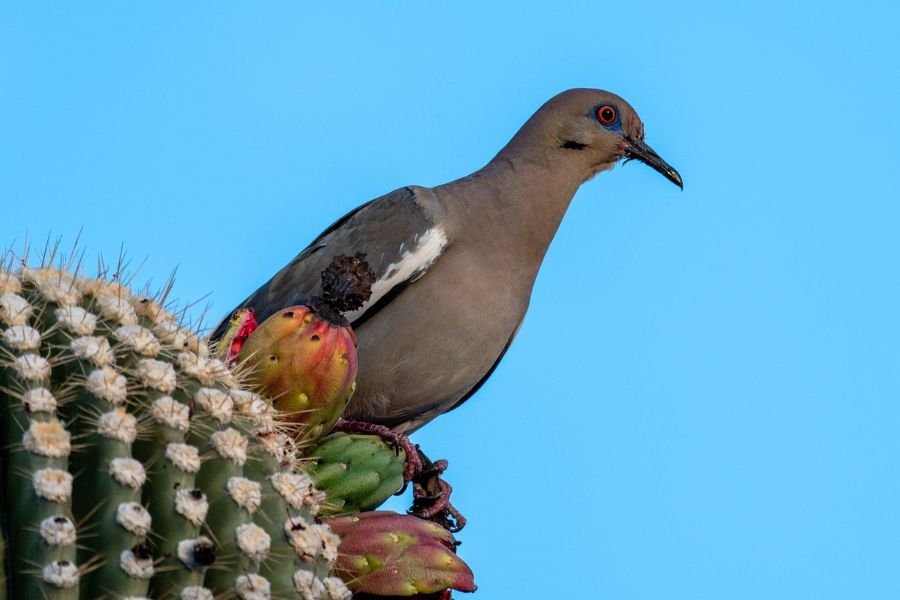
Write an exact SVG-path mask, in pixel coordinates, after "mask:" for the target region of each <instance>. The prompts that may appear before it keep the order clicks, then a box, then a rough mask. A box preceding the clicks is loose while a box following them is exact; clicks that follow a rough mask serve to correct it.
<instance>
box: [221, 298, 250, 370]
mask: <svg viewBox="0 0 900 600" xmlns="http://www.w3.org/2000/svg"><path fill="white" fill-rule="evenodd" d="M258 327H259V324H258V323H257V322H256V314H254V312H253V309H252V308H241V309H239V310H236V311H235V313H234V314H233V315H232V316H231V319H230V320H229V321H228V329H226V330H225V334H224V335H223V336H222V338H221V339H220V340H219V341H218V342H216V358H218V359H219V360H222V361H223V362H225V364H227V365H228V366H229V367H234V366H235V365H236V364H237V357H238V355H239V354H240V353H241V349H242V348H243V347H244V344H245V343H247V338H248V337H250V334H251V333H253V332H254V331H256V329H257V328H258Z"/></svg>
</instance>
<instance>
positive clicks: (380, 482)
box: [307, 433, 406, 515]
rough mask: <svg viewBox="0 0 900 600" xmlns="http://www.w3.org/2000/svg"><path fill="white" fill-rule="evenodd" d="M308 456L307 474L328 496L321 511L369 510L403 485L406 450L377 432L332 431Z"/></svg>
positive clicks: (311, 449)
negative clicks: (397, 446) (310, 461)
mask: <svg viewBox="0 0 900 600" xmlns="http://www.w3.org/2000/svg"><path fill="white" fill-rule="evenodd" d="M307 455H308V456H309V457H310V460H312V461H313V462H312V463H311V465H310V466H309V467H308V469H309V472H310V475H311V476H312V478H313V481H315V484H316V487H318V488H319V489H320V490H322V491H323V492H325V494H326V496H327V498H328V502H327V503H326V504H325V505H323V506H322V510H321V513H320V514H323V515H334V514H340V513H357V512H363V511H367V510H372V509H374V508H378V507H379V506H381V505H382V504H383V503H384V501H385V500H387V499H388V498H390V497H391V496H393V495H394V494H396V493H397V492H399V491H400V490H401V489H402V488H403V483H404V482H403V469H404V467H405V465H406V453H405V452H403V450H395V449H394V448H392V447H391V446H390V444H388V443H387V442H385V441H384V440H382V439H381V438H380V437H379V436H377V435H360V434H347V433H333V434H331V435H329V436H327V437H325V438H323V439H321V440H319V442H318V443H317V444H316V445H315V446H313V447H312V448H310V449H309V450H308V451H307Z"/></svg>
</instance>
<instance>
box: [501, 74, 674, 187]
mask: <svg viewBox="0 0 900 600" xmlns="http://www.w3.org/2000/svg"><path fill="white" fill-rule="evenodd" d="M513 156H523V157H528V158H531V159H535V160H548V161H553V162H554V163H555V164H556V165H557V166H558V167H559V168H566V169H568V170H571V171H572V172H573V176H575V177H578V178H580V179H581V181H586V180H588V179H590V178H591V177H593V176H594V175H596V174H597V173H599V172H600V171H604V170H606V169H610V168H612V166H613V165H615V164H616V162H618V161H619V160H622V159H624V160H626V161H628V160H637V161H640V162H642V163H644V164H646V165H648V166H649V167H651V168H653V169H654V170H656V171H657V172H659V173H660V174H662V175H663V176H664V177H665V178H666V179H668V180H669V181H671V182H672V183H674V184H675V185H677V186H678V187H683V185H682V181H681V175H679V174H678V171H676V170H675V169H674V168H673V167H671V166H670V165H669V164H668V163H666V161H664V160H663V159H662V158H661V157H660V156H659V155H658V154H657V153H656V152H655V151H654V150H653V149H652V148H650V146H648V145H647V144H646V143H645V142H644V124H643V123H642V122H641V119H640V118H639V117H638V115H637V113H636V112H635V110H634V108H632V107H631V105H630V104H628V102H626V101H625V100H623V99H622V98H620V97H619V96H617V95H615V94H613V93H610V92H605V91H603V90H593V89H574V90H568V91H566V92H563V93H561V94H559V95H557V96H554V97H553V98H551V99H550V100H549V101H547V103H546V104H544V105H543V106H542V107H541V108H539V109H538V111H537V112H536V113H534V115H533V116H532V117H531V118H530V119H529V120H528V121H527V122H526V123H525V125H523V126H522V129H520V130H519V132H518V133H517V134H516V135H515V137H514V138H513V139H512V140H511V141H510V143H509V144H508V145H507V146H506V148H504V149H503V150H502V151H501V152H500V154H499V155H498V158H501V159H503V158H512V157H513Z"/></svg>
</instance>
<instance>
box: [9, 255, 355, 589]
mask: <svg viewBox="0 0 900 600" xmlns="http://www.w3.org/2000/svg"><path fill="white" fill-rule="evenodd" d="M0 330H2V331H0V410H2V414H3V420H2V421H3V425H2V426H0V448H3V451H2V454H0V477H2V478H3V481H0V502H2V505H0V515H2V527H3V534H4V535H3V536H0V558H2V559H3V560H0V564H2V565H3V570H0V582H3V583H2V584H0V600H3V599H5V598H6V597H11V598H27V597H32V596H34V597H42V598H51V599H54V600H56V599H58V600H68V599H76V598H130V599H138V598H146V597H153V598H180V599H184V600H189V599H198V600H199V599H212V598H213V597H235V598H241V599H244V600H255V599H262V598H269V597H278V598H283V597H300V598H304V599H305V600H332V599H339V600H346V599H347V598H349V596H350V593H349V591H348V590H347V588H346V587H345V586H344V585H343V583H342V582H341V581H340V580H339V579H337V578H336V577H331V576H330V575H329V572H330V569H331V567H332V565H333V564H334V562H335V560H336V559H337V544H338V539H337V537H336V536H335V535H334V534H333V533H332V532H331V531H330V530H329V529H328V527H326V526H325V525H321V524H319V523H317V522H316V520H315V515H316V513H317V511H318V509H319V505H320V503H321V502H322V500H323V495H322V493H321V492H318V491H317V490H316V489H315V488H314V486H313V484H312V481H311V479H310V478H309V477H307V476H306V475H304V474H303V473H301V472H299V471H297V470H296V468H295V467H296V465H297V463H298V459H299V457H298V455H297V450H296V448H295V447H294V446H293V444H292V441H291V438H290V437H289V436H287V435H285V430H284V423H283V422H282V421H281V420H280V418H279V417H278V415H277V414H275V413H274V412H273V411H272V409H271V408H270V405H269V403H268V402H266V401H264V400H263V399H262V398H260V397H259V396H258V395H256V394H254V393H252V392H248V391H246V390H243V389H242V388H241V386H240V383H239V381H238V379H237V378H236V377H235V375H234V374H233V373H232V372H231V371H230V370H229V369H228V368H227V367H226V366H225V365H224V364H223V363H222V362H221V361H219V360H217V359H215V358H212V357H211V356H209V352H208V350H207V347H206V345H205V343H204V342H203V341H202V340H201V339H200V338H198V336H197V335H196V334H194V333H193V332H192V331H190V330H188V329H186V328H184V327H181V326H180V325H179V324H178V323H177V320H176V319H175V317H173V316H172V315H171V314H170V313H169V312H168V311H166V310H165V309H164V308H163V307H162V306H160V304H158V303H157V302H156V301H154V300H153V299H151V298H147V297H140V296H135V295H133V294H132V293H131V292H130V291H129V290H128V289H127V288H125V287H124V286H122V285H120V284H119V283H117V282H115V281H110V280H106V279H103V278H100V279H88V278H83V277H81V276H80V275H74V274H72V273H70V272H68V271H67V270H64V269H56V268H49V267H44V268H37V269H29V268H22V269H18V270H15V271H14V270H13V269H11V268H9V267H6V268H0Z"/></svg>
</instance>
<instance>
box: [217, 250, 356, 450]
mask: <svg viewBox="0 0 900 600" xmlns="http://www.w3.org/2000/svg"><path fill="white" fill-rule="evenodd" d="M373 281H374V274H373V273H372V270H371V269H370V268H369V266H368V263H366V261H365V257H364V255H362V254H357V255H355V256H338V257H335V258H334V259H333V260H332V262H331V264H330V265H329V266H328V267H327V268H326V269H325V270H324V271H323V272H322V295H321V296H315V297H312V298H310V299H309V300H308V301H307V303H306V305H300V306H292V307H288V308H286V309H284V310H282V311H279V312H277V313H275V314H273V315H272V316H270V317H269V318H268V319H266V320H265V321H264V322H263V323H262V324H261V325H259V326H258V327H257V328H256V329H253V326H254V324H255V321H254V319H253V315H252V313H250V312H249V311H248V310H246V309H245V310H241V311H238V312H237V313H236V314H235V316H234V317H233V318H232V321H231V330H230V331H233V332H234V335H233V336H232V337H231V338H230V339H229V338H228V337H226V338H223V342H224V345H225V348H226V349H227V351H228V352H229V353H232V354H233V353H234V352H235V351H236V350H237V351H238V354H237V357H236V360H237V362H238V364H242V365H246V368H247V380H248V383H249V384H250V385H252V386H255V387H257V388H258V389H259V390H260V391H261V392H264V393H265V394H266V395H267V396H268V397H269V398H272V403H273V405H274V406H275V408H277V409H278V410H279V411H280V412H281V413H282V415H284V416H285V417H286V418H287V419H289V420H291V421H294V422H296V423H299V424H302V425H303V427H302V428H300V429H299V430H298V431H302V432H303V436H304V439H305V440H307V441H310V440H315V439H318V438H319V437H321V436H322V435H323V434H325V433H327V432H328V430H329V429H331V427H332V426H333V425H334V424H335V422H336V421H337V420H338V418H340V416H341V414H342V413H343V412H344V408H345V407H346V406H347V403H348V402H349V400H350V397H351V396H352V395H353V392H354V390H355V389H356V373H357V364H358V362H357V356H356V336H355V335H354V334H353V330H352V329H350V325H349V323H348V321H347V319H346V318H344V316H343V314H344V313H345V312H347V311H351V310H355V309H357V308H359V307H360V306H362V304H363V303H364V302H365V301H366V300H367V299H368V298H369V296H370V294H371V286H372V282H373Z"/></svg>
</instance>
